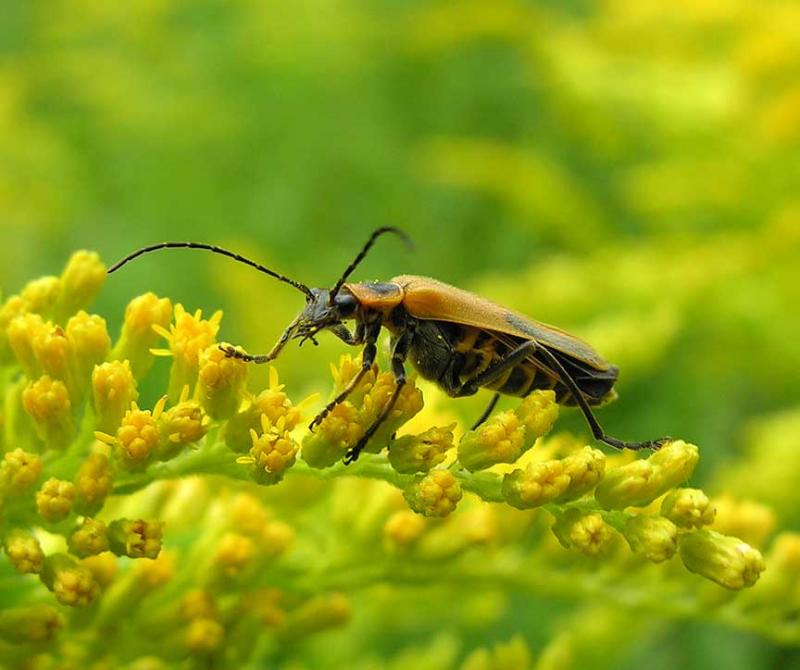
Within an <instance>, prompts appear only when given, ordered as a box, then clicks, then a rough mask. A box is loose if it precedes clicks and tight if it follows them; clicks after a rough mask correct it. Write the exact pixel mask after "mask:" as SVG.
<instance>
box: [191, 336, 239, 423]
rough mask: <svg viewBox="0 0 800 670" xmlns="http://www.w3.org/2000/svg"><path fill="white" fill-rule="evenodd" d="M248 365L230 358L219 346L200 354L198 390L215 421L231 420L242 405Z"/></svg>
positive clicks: (211, 347)
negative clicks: (229, 418)
mask: <svg viewBox="0 0 800 670" xmlns="http://www.w3.org/2000/svg"><path fill="white" fill-rule="evenodd" d="M246 379H247V363H245V362H244V361H242V360H240V359H238V358H232V357H230V356H226V355H225V353H224V352H223V351H222V350H221V349H220V347H219V346H217V345H216V344H214V345H211V346H210V347H207V348H206V349H204V350H203V351H202V352H201V353H200V370H199V373H198V382H197V385H198V389H199V393H200V402H201V403H202V404H203V408H204V409H205V410H206V412H208V414H209V416H211V418H213V419H227V418H228V417H230V416H231V415H232V414H233V413H234V412H235V411H236V410H237V409H238V408H239V405H241V404H242V400H243V399H244V397H243V393H244V389H245V381H246Z"/></svg>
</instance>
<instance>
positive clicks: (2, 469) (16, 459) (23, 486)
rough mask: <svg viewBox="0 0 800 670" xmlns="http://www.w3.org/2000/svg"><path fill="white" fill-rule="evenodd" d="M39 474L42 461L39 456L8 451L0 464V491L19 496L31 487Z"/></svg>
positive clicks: (19, 450)
mask: <svg viewBox="0 0 800 670" xmlns="http://www.w3.org/2000/svg"><path fill="white" fill-rule="evenodd" d="M41 473H42V459H41V458H39V456H37V455H36V454H29V453H27V452H25V451H23V450H22V449H14V450H13V451H9V452H8V453H6V454H5V455H4V456H3V461H2V462H0V490H4V492H5V493H7V494H12V495H19V494H20V493H23V492H24V491H26V490H27V489H29V488H30V487H31V486H33V484H34V483H35V482H36V480H37V479H39V475H40V474H41Z"/></svg>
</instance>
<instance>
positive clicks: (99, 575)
mask: <svg viewBox="0 0 800 670" xmlns="http://www.w3.org/2000/svg"><path fill="white" fill-rule="evenodd" d="M81 565H82V566H83V567H85V568H86V569H87V570H89V572H91V573H92V577H93V578H94V581H96V582H97V584H98V585H99V586H100V588H101V589H105V588H107V587H108V586H109V585H110V584H111V583H112V582H113V581H114V579H115V578H116V576H117V572H118V568H119V566H118V565H117V557H116V556H114V554H112V553H111V552H110V551H105V552H103V553H102V554H96V555H94V556H87V557H86V558H84V559H82V560H81Z"/></svg>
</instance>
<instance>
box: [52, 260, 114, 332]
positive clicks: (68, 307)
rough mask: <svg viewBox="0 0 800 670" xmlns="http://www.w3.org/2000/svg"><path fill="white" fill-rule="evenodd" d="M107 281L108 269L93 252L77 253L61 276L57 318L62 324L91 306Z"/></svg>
mask: <svg viewBox="0 0 800 670" xmlns="http://www.w3.org/2000/svg"><path fill="white" fill-rule="evenodd" d="M105 280H106V267H105V265H103V263H102V261H101V260H100V257H99V256H98V255H97V254H96V253H94V252H93V251H76V252H75V253H74V254H72V256H71V257H70V259H69V261H68V262H67V266H66V267H65V268H64V272H63V273H62V274H61V287H62V289H61V296H60V299H59V302H58V305H57V309H56V317H57V319H58V320H59V321H61V322H62V323H63V322H64V321H65V320H66V319H67V317H68V316H70V315H71V314H74V313H75V312H77V311H78V310H79V309H83V308H85V307H87V306H88V305H89V303H90V302H91V301H92V300H93V299H94V297H95V296H96V295H97V294H98V293H99V292H100V289H101V288H102V286H103V283H104V282H105Z"/></svg>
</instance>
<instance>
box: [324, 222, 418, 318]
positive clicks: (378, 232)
mask: <svg viewBox="0 0 800 670" xmlns="http://www.w3.org/2000/svg"><path fill="white" fill-rule="evenodd" d="M384 233H394V234H395V235H398V236H399V237H401V238H402V240H403V242H405V243H406V246H408V248H409V249H411V250H413V249H414V243H413V242H412V241H411V238H410V237H409V236H408V235H406V234H405V233H404V232H403V231H402V230H400V229H399V228H395V227H394V226H384V227H383V228H378V229H377V230H376V231H375V232H373V233H372V235H370V236H369V239H368V240H367V243H366V244H365V245H364V248H363V249H362V250H361V251H360V252H359V253H358V256H356V257H355V260H353V262H352V263H350V265H348V266H347V269H346V270H345V271H344V273H343V274H342V276H341V277H340V278H339V281H337V282H336V284H335V285H334V287H333V288H332V289H331V291H330V298H329V303H330V304H331V305H332V304H333V300H334V298H335V297H336V294H337V293H339V289H341V288H342V284H344V282H345V281H346V280H347V278H348V277H349V276H350V275H351V274H352V273H353V270H355V269H356V267H357V266H358V264H359V263H360V262H361V261H363V260H364V257H365V256H366V255H367V253H368V252H369V250H370V249H371V248H372V245H373V244H375V240H377V239H378V238H379V237H380V236H381V235H383V234H384Z"/></svg>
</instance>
